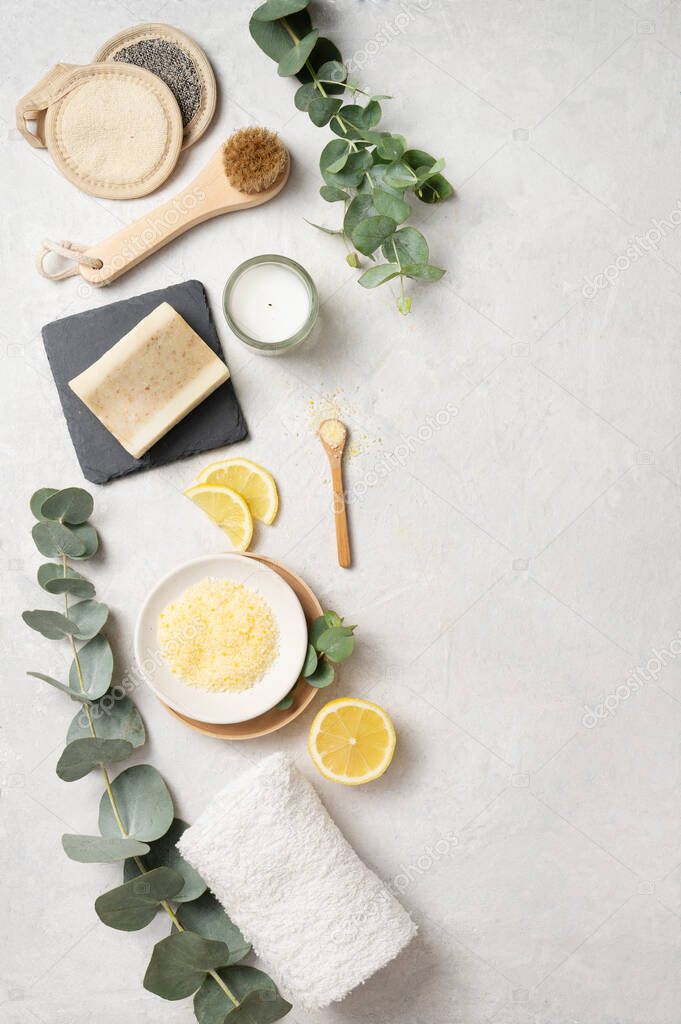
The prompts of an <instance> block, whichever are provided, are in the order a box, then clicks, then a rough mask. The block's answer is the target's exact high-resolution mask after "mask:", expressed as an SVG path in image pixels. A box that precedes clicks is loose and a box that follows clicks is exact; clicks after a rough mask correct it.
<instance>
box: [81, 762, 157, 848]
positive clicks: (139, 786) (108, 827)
mask: <svg viewBox="0 0 681 1024" xmlns="http://www.w3.org/2000/svg"><path fill="white" fill-rule="evenodd" d="M111 789H112V791H113V795H114V798H115V800H116V806H117V807H118V810H119V813H120V815H121V818H122V819H123V824H124V826H125V829H126V831H127V833H128V835H130V836H132V837H133V838H134V839H142V840H144V841H145V842H151V840H153V839H160V838H161V836H162V835H165V833H166V832H167V831H168V829H169V828H170V826H171V824H172V821H173V800H172V797H171V795H170V793H169V792H168V787H167V786H166V784H165V782H164V781H163V776H162V775H161V773H160V772H158V771H157V770H156V769H155V768H154V767H153V765H150V764H136V765H133V766H132V768H126V769H125V771H124V772H121V774H120V775H118V776H116V778H115V779H114V781H113V782H112V784H111ZM99 831H100V832H101V834H102V835H103V836H119V835H120V834H121V832H120V828H119V827H118V822H117V821H116V818H115V816H114V813H113V811H112V809H111V804H110V802H109V796H108V793H103V794H102V799H101V801H100V804H99Z"/></svg>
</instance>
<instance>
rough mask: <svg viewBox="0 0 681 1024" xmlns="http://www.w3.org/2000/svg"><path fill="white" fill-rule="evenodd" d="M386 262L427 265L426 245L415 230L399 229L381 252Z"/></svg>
mask: <svg viewBox="0 0 681 1024" xmlns="http://www.w3.org/2000/svg"><path fill="white" fill-rule="evenodd" d="M381 251H382V252H383V255H384V256H385V258H386V259H387V260H392V261H395V260H397V261H399V262H400V263H401V264H403V265H404V264H411V263H427V262H428V243H427V242H426V240H425V238H424V237H423V235H422V234H421V232H420V231H417V230H416V228H400V230H399V231H396V232H395V234H394V235H393V236H392V238H390V239H389V240H388V241H387V242H385V243H384V245H383V248H382V250H381Z"/></svg>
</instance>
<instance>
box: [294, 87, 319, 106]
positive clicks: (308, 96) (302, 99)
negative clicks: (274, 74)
mask: <svg viewBox="0 0 681 1024" xmlns="http://www.w3.org/2000/svg"><path fill="white" fill-rule="evenodd" d="M315 96H319V90H318V89H317V86H316V85H315V84H314V82H306V83H305V85H301V86H300V88H299V89H296V94H295V96H294V97H293V102H294V103H295V105H296V107H297V108H298V110H307V108H308V107H309V106H310V103H311V102H312V100H313V99H314V98H315Z"/></svg>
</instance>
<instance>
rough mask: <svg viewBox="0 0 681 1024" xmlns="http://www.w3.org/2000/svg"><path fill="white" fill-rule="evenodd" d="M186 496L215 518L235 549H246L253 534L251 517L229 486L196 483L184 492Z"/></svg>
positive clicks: (240, 499)
mask: <svg viewBox="0 0 681 1024" xmlns="http://www.w3.org/2000/svg"><path fill="white" fill-rule="evenodd" d="M184 494H185V495H186V497H187V498H189V499H190V500H191V501H193V502H194V504H195V505H198V506H199V508H201V509H203V511H204V512H205V513H206V514H207V515H209V516H210V517H211V519H213V520H215V522H216V523H217V524H218V526H220V527H221V528H222V529H223V530H224V531H225V533H226V534H227V536H228V537H229V539H230V540H231V542H232V544H233V545H234V547H235V548H236V550H237V551H247V550H248V545H249V544H250V543H251V538H252V536H253V519H252V517H251V513H250V510H249V508H248V505H247V504H246V502H245V501H244V499H243V498H242V497H241V495H240V494H237V492H236V491H234V490H232V488H231V487H219V486H216V485H213V484H198V485H196V486H194V487H188V488H187V490H186V491H185V492H184Z"/></svg>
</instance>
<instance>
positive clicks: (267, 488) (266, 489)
mask: <svg viewBox="0 0 681 1024" xmlns="http://www.w3.org/2000/svg"><path fill="white" fill-rule="evenodd" d="M196 483H197V484H210V485H211V486H219V487H231V488H232V490H233V491H236V493H237V494H240V495H241V497H242V498H243V499H244V501H245V502H246V504H247V505H248V507H249V509H250V510H251V515H252V516H253V518H254V519H259V520H260V521H261V522H262V523H267V524H268V526H269V525H270V524H271V523H273V522H274V518H275V516H276V514H277V509H278V508H279V494H278V493H277V485H276V484H275V482H274V478H273V477H272V475H271V473H268V472H267V470H266V469H263V467H262V466H259V465H258V464H257V462H251V460H250V459H223V460H222V461H221V462H211V464H210V466H206V468H205V469H204V470H203V471H202V472H201V473H200V474H199V475H198V477H197V478H196Z"/></svg>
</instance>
